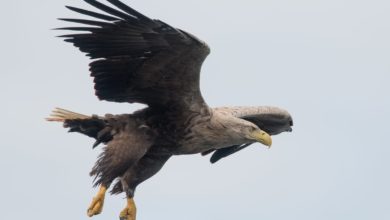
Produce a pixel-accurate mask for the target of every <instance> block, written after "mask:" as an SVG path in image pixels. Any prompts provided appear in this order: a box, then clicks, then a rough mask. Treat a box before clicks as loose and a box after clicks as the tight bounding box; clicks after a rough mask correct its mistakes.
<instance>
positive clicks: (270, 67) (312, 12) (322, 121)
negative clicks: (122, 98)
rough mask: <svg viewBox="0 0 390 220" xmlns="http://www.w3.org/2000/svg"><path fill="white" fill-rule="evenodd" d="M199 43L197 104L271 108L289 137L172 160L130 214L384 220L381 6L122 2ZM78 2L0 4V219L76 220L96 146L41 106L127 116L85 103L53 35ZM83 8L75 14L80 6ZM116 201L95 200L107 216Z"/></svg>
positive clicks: (385, 56)
mask: <svg viewBox="0 0 390 220" xmlns="http://www.w3.org/2000/svg"><path fill="white" fill-rule="evenodd" d="M125 2H126V3H128V4H130V5H131V6H132V7H134V8H135V9H137V10H139V11H141V12H143V13H145V14H146V15H148V16H150V17H152V18H158V19H161V20H163V21H165V22H167V23H169V24H171V25H173V26H176V27H179V28H182V29H184V30H187V31H189V32H191V33H193V34H195V35H197V36H198V37H200V38H201V39H203V40H205V41H206V42H208V44H209V45H210V47H211V49H212V53H211V55H210V56H209V58H208V59H207V61H206V62H205V64H204V68H203V73H202V80H201V87H202V91H203V95H204V97H205V99H206V100H207V102H208V103H209V104H210V105H211V106H222V105H275V106H280V107H283V108H285V109H288V110H289V112H290V113H291V114H292V115H293V117H294V122H295V126H294V132H293V133H289V134H287V133H286V134H282V135H279V136H275V137H274V145H273V148H272V149H270V150H267V149H266V148H265V147H263V146H261V145H255V146H252V147H250V148H249V149H246V150H244V151H242V152H240V153H238V154H236V155H234V156H231V157H229V158H226V159H223V160H221V161H220V162H218V163H217V164H215V165H211V164H209V162H208V158H204V157H201V156H199V155H193V156H180V157H174V158H172V159H171V160H170V161H169V162H168V163H167V165H166V166H165V167H164V168H163V170H162V171H161V172H160V173H158V174H157V175H156V176H154V177H153V178H152V179H150V180H148V181H146V182H145V183H143V184H142V185H140V187H139V188H138V191H137V193H136V202H137V204H138V211H139V212H138V219H139V220H150V219H170V220H183V219H186V220H199V219H202V220H216V219H217V220H218V219H223V220H233V219H245V220H246V219H254V220H258V219H267V220H286V219H288V220H295V219H296V220H313V219H316V220H329V219H331V220H345V219H351V220H363V219H364V220H365V219H375V220H387V219H390V189H389V187H390V172H389V168H390V141H389V139H388V137H389V134H388V132H389V127H390V118H389V113H390V99H389V94H390V88H389V83H390V62H389V61H390V41H389V39H390V13H389V12H390V2H389V1H388V0H310V1H309V0H294V1H293V0H257V1H254V0H251V1H249V0H240V1H230V0H213V1H210V0H197V1H190V0H164V1H161V0H132V1H130V0H128V1H125ZM65 4H68V5H74V6H83V7H84V6H85V5H86V4H84V3H83V2H82V1H81V0H80V1H79V0H69V1H65V0H56V1H53V0H39V1H27V0H25V1H22V0H13V1H2V3H1V8H0V12H1V13H0V18H1V19H0V25H1V34H0V39H1V41H0V46H1V47H0V48H1V51H0V56H1V59H0V62H1V73H0V76H1V79H0V100H1V106H0V107H1V108H0V115H1V125H0V137H1V146H0V178H1V181H0V184H1V185H0V186H1V193H0V210H1V211H0V219H4V220H8V219H43V220H46V219H55V220H69V219H88V217H87V216H86V214H85V213H86V208H87V206H88V205H89V203H90V200H91V198H92V196H93V195H94V194H95V191H96V189H92V187H91V186H92V178H90V177H89V176H88V172H89V170H90V168H91V167H92V165H93V163H94V161H95V158H96V156H97V155H98V153H99V151H100V149H97V150H94V151H92V150H91V145H92V143H93V140H92V139H89V138H87V137H85V136H81V135H78V134H67V133H66V130H64V129H63V128H62V127H61V125H60V124H54V123H52V124H51V123H47V122H45V121H44V120H43V118H44V117H45V116H47V115H48V114H49V112H50V110H51V109H52V108H53V107H56V106H60V107H64V108H68V109H70V110H74V111H78V112H81V113H87V114H90V113H97V114H103V113H106V112H111V113H124V112H131V111H133V110H135V109H137V108H139V107H141V106H140V105H128V104H116V103H108V102H99V101H98V100H97V99H96V97H95V96H94V94H93V84H92V79H91V78H90V77H89V76H88V67H87V64H88V59H87V58H86V57H85V56H84V55H82V54H81V53H80V52H79V51H78V50H77V49H76V48H74V47H72V45H70V44H66V43H63V42H61V40H60V39H58V38H55V37H54V36H55V35H58V34H61V33H60V32H56V31H51V30H50V29H51V28H55V27H61V26H66V25H67V24H65V23H64V22H60V21H57V20H56V18H58V17H82V16H79V15H77V14H75V13H72V12H70V11H68V10H66V9H65V8H64V7H63V6H64V5H65ZM87 8H89V7H87ZM123 198H124V195H121V196H113V197H111V196H108V197H107V200H106V204H105V208H104V213H103V214H102V215H100V216H97V217H94V219H96V220H99V219H102V220H103V219H117V216H118V214H119V211H120V210H121V209H122V208H123V207H124V205H125V200H124V199H123Z"/></svg>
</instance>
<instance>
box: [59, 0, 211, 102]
mask: <svg viewBox="0 0 390 220" xmlns="http://www.w3.org/2000/svg"><path fill="white" fill-rule="evenodd" d="M84 1H85V2H87V3H89V4H90V5H92V6H94V7H95V8H97V9H99V10H101V11H102V12H103V13H96V12H92V11H88V10H84V9H80V8H75V7H70V6H67V8H69V9H70V10H72V11H75V12H78V13H80V14H83V15H87V16H90V17H93V18H94V19H91V20H89V19H88V20H85V19H60V20H64V21H67V22H73V23H78V24H82V25H81V26H77V27H65V28H59V29H62V30H72V31H80V32H79V33H75V34H68V35H62V36H61V37H64V38H65V41H67V42H71V43H73V44H74V45H75V46H76V47H78V48H79V49H80V50H81V51H82V52H85V53H87V55H88V56H89V57H90V58H92V59H94V61H93V62H92V63H91V64H90V70H91V76H92V77H94V83H95V93H96V95H97V96H98V98H99V99H101V100H106V101H114V102H129V103H133V102H138V103H143V104H147V105H149V106H158V107H163V106H167V105H171V104H181V106H183V105H184V106H186V105H187V106H188V105H189V104H191V105H193V104H194V103H195V104H204V103H203V98H202V97H201V94H200V91H199V74H200V68H201V65H202V63H203V61H204V59H205V58H206V56H207V55H208V54H209V52H210V50H209V47H208V46H207V45H206V44H205V43H204V42H202V41H201V40H199V39H197V38H196V37H194V36H193V35H191V34H188V33H186V32H184V31H181V30H178V29H176V28H173V27H171V26H170V25H168V24H165V23H164V22H162V21H159V20H153V19H150V18H148V17H146V16H144V15H142V14H141V13H139V12H137V11H135V10H134V9H132V8H130V7H129V6H127V5H125V4H124V3H122V2H120V1H119V0H107V1H108V2H110V3H111V4H112V5H113V6H114V7H109V6H107V5H105V4H102V3H100V2H98V1H96V0H84Z"/></svg>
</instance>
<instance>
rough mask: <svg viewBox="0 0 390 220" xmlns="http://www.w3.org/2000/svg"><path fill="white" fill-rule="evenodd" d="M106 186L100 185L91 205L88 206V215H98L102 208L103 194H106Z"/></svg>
mask: <svg viewBox="0 0 390 220" xmlns="http://www.w3.org/2000/svg"><path fill="white" fill-rule="evenodd" d="M106 191H107V187H106V186H101V187H100V189H99V192H98V193H97V194H96V196H95V197H94V198H93V199H92V202H91V205H90V206H89V208H88V211H87V215H88V216H89V217H92V216H94V215H98V214H100V213H101V212H102V210H103V204H104V196H105V194H106Z"/></svg>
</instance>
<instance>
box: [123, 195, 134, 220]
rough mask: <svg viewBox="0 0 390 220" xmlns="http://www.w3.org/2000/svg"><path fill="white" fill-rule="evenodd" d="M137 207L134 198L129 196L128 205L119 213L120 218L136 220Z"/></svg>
mask: <svg viewBox="0 0 390 220" xmlns="http://www.w3.org/2000/svg"><path fill="white" fill-rule="evenodd" d="M136 214H137V208H136V207H135V202H134V199H133V198H127V205H126V207H125V208H124V209H123V210H122V211H121V213H120V214H119V219H120V220H135V216H136Z"/></svg>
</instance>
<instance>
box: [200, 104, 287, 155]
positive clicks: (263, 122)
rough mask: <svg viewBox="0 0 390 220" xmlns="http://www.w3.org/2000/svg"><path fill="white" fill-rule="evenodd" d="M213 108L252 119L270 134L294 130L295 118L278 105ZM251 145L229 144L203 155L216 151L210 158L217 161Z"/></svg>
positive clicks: (245, 118)
mask: <svg viewBox="0 0 390 220" xmlns="http://www.w3.org/2000/svg"><path fill="white" fill-rule="evenodd" d="M213 110H214V111H219V112H223V113H225V114H230V115H232V116H234V117H238V118H241V119H244V120H247V121H250V122H252V123H254V124H255V125H257V126H258V127H259V128H260V129H262V130H263V131H265V132H267V133H268V134H270V135H277V134H280V133H282V132H286V131H287V132H289V131H292V128H291V126H293V120H292V117H291V115H290V114H289V113H288V112H287V111H285V110H283V109H280V108H277V107H269V106H259V107H220V108H214V109H213ZM250 145H251V143H248V144H243V145H234V146H227V147H225V148H221V149H218V150H215V151H209V152H205V153H204V154H203V155H206V154H209V153H211V152H214V153H213V155H212V156H211V158H210V162H211V163H215V162H217V161H218V160H220V159H222V158H224V157H227V156H229V155H231V154H234V153H236V152H238V151H240V150H242V149H244V148H246V147H248V146H250Z"/></svg>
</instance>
